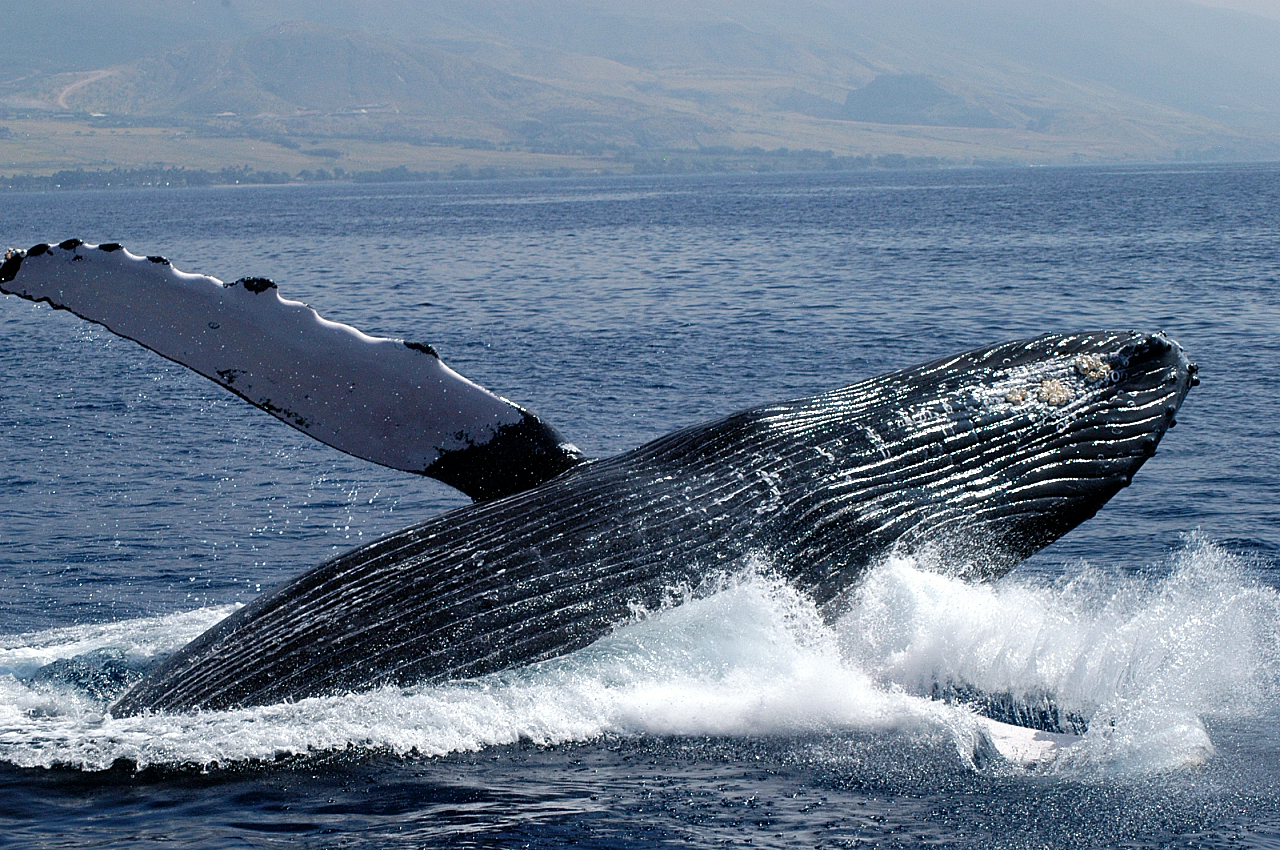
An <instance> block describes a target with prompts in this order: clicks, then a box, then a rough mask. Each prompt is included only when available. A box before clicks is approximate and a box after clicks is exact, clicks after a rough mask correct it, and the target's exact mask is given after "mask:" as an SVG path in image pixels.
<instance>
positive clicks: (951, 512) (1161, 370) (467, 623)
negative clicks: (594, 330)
mask: <svg viewBox="0 0 1280 850" xmlns="http://www.w3.org/2000/svg"><path fill="white" fill-rule="evenodd" d="M69 244H71V243H63V247H58V248H48V247H46V249H45V250H44V252H42V253H40V254H38V255H37V254H36V251H35V250H34V249H33V250H32V251H28V252H26V254H25V255H19V254H18V253H13V254H11V256H10V261H9V262H7V263H6V265H5V266H4V270H3V271H2V272H0V279H3V282H2V283H0V288H3V289H4V290H5V291H7V292H16V293H18V294H21V295H24V296H25V297H29V298H38V299H40V300H48V301H50V302H51V303H53V304H54V305H55V306H63V305H62V304H61V303H60V301H59V299H60V298H61V297H62V296H61V295H60V294H59V292H58V291H57V290H56V289H55V285H54V284H41V286H39V287H38V286H36V285H34V284H32V285H25V284H23V278H24V277H25V276H26V275H27V274H28V272H29V269H30V267H31V266H34V265H35V262H33V259H32V256H33V255H36V259H37V260H38V259H40V258H41V257H44V256H46V255H54V256H55V257H56V256H57V255H58V254H57V252H63V254H64V256H63V259H62V260H61V262H62V263H64V264H67V263H76V264H79V263H80V262H83V261H74V260H70V261H69V260H67V259H66V256H65V255H68V254H70V253H71V252H78V253H81V254H88V253H92V252H93V251H101V249H100V248H92V247H91V246H85V245H83V244H82V243H76V244H74V245H71V247H69V248H68V247H65V246H67V245H69ZM19 256H22V257H23V259H21V260H20V263H19V264H15V263H13V260H12V258H13V257H19ZM49 268H52V265H50V266H49ZM40 274H42V275H46V276H49V277H54V276H55V275H54V273H52V272H44V271H41V273H40ZM204 280H211V279H207V278H206V279H204ZM214 283H215V284H216V282H214ZM105 285H106V284H104V286H105ZM41 287H43V288H41ZM87 291H90V292H91V293H92V292H94V291H96V290H94V289H93V288H92V287H89V288H88V289H87ZM37 292H45V293H46V294H44V295H38V294H36V293H37ZM93 300H94V297H93V296H92V294H91V295H90V297H89V298H88V300H87V302H85V303H82V304H79V305H78V306H77V307H75V308H71V309H74V311H75V312H77V313H78V314H79V315H82V316H86V317H87V318H90V319H93V320H95V321H100V320H99V319H95V318H94V316H93V315H92V314H93V313H94V312H95V310H94V307H93V305H92V303H91V302H92V301H93ZM285 303H288V302H285ZM312 315H314V314H312ZM200 318H201V320H203V319H204V318H205V315H204V314H201V316H200ZM210 321H217V320H216V319H211V320H210ZM319 321H323V320H319ZM103 323H104V324H107V325H108V327H112V325H111V324H109V323H107V322H103ZM117 324H119V322H118V321H117ZM112 329H113V330H115V329H116V328H115V327H112ZM144 344H147V345H148V347H152V348H156V350H160V347H159V346H158V345H150V344H148V343H146V342H144ZM161 353H163V354H165V356H169V357H171V358H172V359H179V358H177V357H174V356H173V354H172V353H170V352H167V351H161ZM248 356H249V358H250V360H252V355H248ZM179 362H182V361H181V360H180V361H179ZM317 368H319V369H320V370H321V371H323V364H321V366H320V367H317ZM1195 372H1196V369H1195V366H1194V365H1192V364H1190V363H1188V361H1187V359H1186V357H1185V356H1184V355H1183V352H1182V349H1181V348H1180V347H1179V346H1178V345H1177V344H1176V343H1174V342H1172V341H1171V340H1169V339H1167V338H1165V337H1164V336H1163V335H1160V334H1142V333H1136V332H1092V333H1078V334H1050V335H1046V336H1041V337H1037V338H1035V339H1030V340H1022V341H1017V342H1008V343H1003V344H999V345H994V346H991V347H987V348H981V349H977V350H974V351H970V352H966V353H963V354H958V355H954V356H951V357H947V358H943V359H940V360H935V361H933V362H930V363H926V364H923V365H920V366H916V367H913V368H909V369H903V370H900V371H897V372H892V373H889V374H887V375H883V376H880V377H876V378H871V379H869V380H864V381H860V382H858V383H855V384H851V385H849V386H846V387H843V388H840V389H835V390H831V391H829V392H825V393H822V394H820V395H816V396H813V397H810V398H804V399H798V400H795V401H789V402H783V403H780V404H772V405H767V406H764V407H758V408H753V409H750V410H745V411H741V412H739V413H735V414H732V415H730V416H727V417H725V418H723V419H720V420H717V421H714V422H710V423H707V424H702V425H696V426H693V427H690V428H685V429H682V430H679V431H676V432H674V433H672V434H670V435H668V436H665V437H662V438H660V439H658V440H655V441H653V442H652V443H649V444H647V445H644V446H641V447H639V448H637V449H634V450H632V451H629V452H626V453H624V454H621V455H618V456H616V457H612V458H608V459H603V460H591V461H582V460H581V459H580V456H579V455H576V454H571V453H570V452H568V451H564V452H563V457H564V458H565V460H564V461H563V462H562V463H561V465H560V467H559V468H555V466H554V465H546V464H543V463H542V460H543V459H544V458H545V456H546V455H545V447H544V448H543V449H539V451H542V452H544V454H542V455H539V454H538V453H537V451H531V452H530V454H529V455H528V458H531V460H530V459H526V458H522V456H521V455H520V453H519V452H518V451H516V452H511V453H509V455H508V460H509V461H510V462H513V463H515V464H517V465H522V466H523V468H524V470H523V471H518V472H513V473H512V474H511V476H512V477H511V478H510V479H507V478H505V477H504V473H503V472H502V463H500V462H498V461H494V460H492V459H491V458H493V457H496V455H493V456H489V457H490V459H484V458H483V457H481V462H482V463H484V464H488V465H489V469H487V470H486V472H485V475H486V476H487V477H488V478H489V479H490V480H492V481H495V482H504V483H502V484H501V485H499V486H496V487H495V488H494V489H495V490H505V491H507V494H506V495H501V496H495V497H491V498H485V500H484V501H480V502H477V503H476V504H472V505H468V506H465V507H461V508H457V509H455V510H452V511H448V512H446V513H444V514H441V515H439V516H436V517H433V518H431V519H428V520H426V521H424V522H422V523H419V524H417V525H414V526H411V527H409V528H406V529H404V530H402V531H399V532H397V533H395V534H391V535H388V536H386V537H383V538H382V539H380V540H377V541H374V542H372V543H370V544H368V545H365V546H361V547H359V548H357V549H354V550H352V551H350V552H347V553H345V554H343V555H340V556H339V557H337V558H334V559H333V560H331V561H328V562H327V563H324V564H322V565H320V566H319V567H316V568H315V569H314V570H312V571H311V572H309V573H306V574H304V575H303V576H301V577H300V578H298V579H296V580H294V581H292V582H289V583H287V584H285V585H283V586H281V587H279V588H277V589H275V590H273V591H270V592H268V593H265V594H263V595H262V596H260V597H258V598H257V599H255V600H254V601H253V602H251V603H250V604H249V605H247V606H245V607H244V608H242V609H240V610H239V611H237V612H236V613H234V614H232V615H231V616H229V617H227V618H226V619H225V620H223V621H222V622H221V623H219V624H218V625H216V626H214V627H213V628H211V629H210V630H209V631H207V632H206V633H205V634H203V635H201V636H200V637H198V638H196V639H195V640H194V641H192V642H191V643H190V644H189V645H187V646H186V647H185V648H184V649H182V650H180V651H179V652H178V653H176V654H175V655H173V656H171V657H170V658H168V659H167V660H166V661H165V662H164V663H162V664H161V665H160V666H159V667H157V668H155V669H154V670H152V671H151V672H150V673H149V674H148V675H147V676H146V677H145V678H144V679H143V680H142V681H141V682H139V683H138V684H137V685H136V686H135V687H134V688H133V689H132V690H131V691H129V692H128V693H126V694H125V695H124V696H123V697H122V698H121V699H120V700H119V701H118V702H117V703H116V704H115V705H114V706H112V708H111V711H112V713H113V714H115V715H117V716H122V715H127V714H135V713H139V712H144V711H184V710H189V709H195V708H204V709H226V708H234V707H243V706H252V705H264V704H272V703H276V702H279V701H282V700H296V699H302V698H305V697H311V696H322V695H327V694H333V693H341V692H344V691H348V690H360V689H367V688H370V687H375V686H378V685H412V684H417V683H422V682H431V681H439V680H446V679H456V678H465V677H472V676H478V675H482V674H485V673H490V672H494V671H498V670H502V669H506V668H510V667H514V666H518V665H522V664H527V663H531V662H534V661H538V660H542V659H546V658H551V657H554V656H557V655H561V654H564V653H567V652H570V651H572V650H574V649H577V648H580V647H583V646H585V645H587V644H589V643H591V642H593V641H594V640H596V639H597V638H599V637H601V636H603V635H604V634H606V633H608V632H609V631H610V630H611V629H612V628H613V627H614V626H616V625H618V624H620V623H623V622H626V621H628V620H629V619H632V618H634V617H635V616H637V612H643V611H652V610H655V609H657V608H660V607H661V606H662V605H664V604H666V603H667V602H668V601H669V600H671V599H672V598H679V597H681V596H682V595H690V594H692V595H697V594H699V593H705V592H708V591H709V590H711V589H713V588H714V587H715V586H716V583H717V580H718V578H719V577H721V576H724V575H726V574H731V573H734V572H737V571H740V570H742V569H745V568H748V565H753V566H752V568H759V565H764V568H765V569H767V570H769V571H770V572H771V573H773V574H776V575H779V576H781V577H783V578H785V579H786V580H787V581H789V582H791V583H793V584H794V585H795V586H796V587H798V588H799V589H801V590H802V591H803V592H805V593H806V594H808V595H809V596H810V597H811V598H812V600H813V601H814V602H815V603H816V604H817V605H818V606H819V607H820V610H822V611H823V613H824V615H826V616H828V617H834V616H837V615H838V614H839V613H840V612H841V610H842V605H843V604H844V603H845V601H846V600H847V599H848V591H849V590H850V589H851V588H853V587H854V586H856V584H857V582H858V581H859V579H860V578H861V577H862V576H863V575H864V574H865V572H866V571H867V570H868V569H869V568H870V567H871V566H873V565H874V564H875V563H876V562H877V561H878V560H881V559H883V558H885V557H887V556H888V555H890V554H892V553H895V552H901V553H904V554H906V553H912V552H920V551H931V552H934V553H936V554H937V555H938V557H939V560H940V562H942V563H945V564H947V565H948V566H949V568H951V569H955V570H957V571H960V572H962V573H966V574H968V575H971V576H973V577H975V578H981V577H991V576H997V575H1000V574H1002V573H1004V572H1005V571H1007V570H1008V569H1009V568H1010V567H1011V566H1012V565H1013V564H1015V563H1016V562H1017V561H1018V560H1020V559H1022V558H1024V557H1026V556H1028V555H1030V554H1031V553H1033V552H1035V551H1037V550H1038V549H1040V548H1041V547H1043V546H1045V545H1047V544H1048V543H1051V542H1052V541H1053V540H1056V539H1057V538H1058V537H1060V536H1061V535H1062V534H1064V533H1066V532H1067V531H1069V530H1070V529H1072V528H1074V527H1075V526H1076V525H1078V524H1080V523H1081V522H1083V521H1085V520H1086V519H1088V518H1090V517H1091V516H1093V515H1094V514H1095V513H1096V512H1097V511H1098V509H1099V508H1101V507H1102V505H1103V504H1105V503H1106V501H1107V500H1108V499H1110V498H1111V497H1112V496H1113V495H1115V494H1116V493H1117V492H1118V491H1119V490H1120V489H1121V488H1122V487H1124V486H1126V485H1127V484H1128V483H1129V482H1130V480H1131V479H1132V477H1133V475H1134V473H1135V472H1136V471H1137V470H1138V468H1139V467H1140V466H1141V465H1142V464H1143V463H1144V462H1145V461H1146V460H1147V458H1149V457H1151V455H1152V454H1154V452H1155V449H1156V445H1157V444H1158V442H1159V441H1160V439H1161V437H1163V435H1164V433H1165V431H1166V430H1167V429H1168V428H1169V427H1170V426H1171V425H1172V424H1173V421H1174V415H1175V413H1176V412H1177V410H1178V408H1179V406H1180V405H1181V403H1182V401H1183V399H1184V398H1185V396H1186V393H1187V391H1188V390H1189V388H1190V387H1191V386H1192V385H1194V383H1196V377H1195ZM463 380H465V379H463ZM477 389H479V388H477ZM482 392H483V391H482ZM530 416H531V415H530ZM447 424H448V425H452V426H453V427H454V428H455V430H458V429H461V430H464V431H465V430H467V429H468V428H470V429H471V430H472V431H473V432H475V431H477V429H476V428H475V427H474V424H473V423H472V422H470V421H467V420H466V419H465V416H464V417H463V418H462V419H459V420H456V421H453V422H451V423H447ZM551 433H553V434H554V432H551ZM348 439H349V442H350V443H351V444H352V445H354V446H355V447H356V448H357V449H358V448H359V442H360V440H359V438H358V436H355V437H352V436H351V435H349V436H348ZM555 439H556V440H557V442H555V443H554V445H555V446H561V445H565V444H564V443H563V441H562V440H559V438H558V436H557V437H556V438H555ZM326 442H328V441H327V440H326ZM479 445H481V446H482V445H483V443H479ZM340 448H344V450H347V451H351V452H352V453H353V454H357V455H360V456H367V455H366V454H362V453H361V451H359V450H356V451H353V450H352V448H348V447H346V446H340ZM477 456H478V457H479V455H477ZM540 464H541V465H540ZM529 469H539V470H541V471H540V472H539V473H537V474H536V475H530V474H529V473H528V472H527V470H529ZM531 478H540V479H541V481H540V483H536V484H532V485H525V484H524V482H527V481H528V480H530V479H531ZM508 480H510V481H511V482H513V483H510V484H507V483H505V482H506V481H508Z"/></svg>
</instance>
